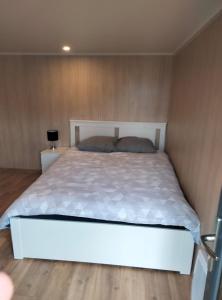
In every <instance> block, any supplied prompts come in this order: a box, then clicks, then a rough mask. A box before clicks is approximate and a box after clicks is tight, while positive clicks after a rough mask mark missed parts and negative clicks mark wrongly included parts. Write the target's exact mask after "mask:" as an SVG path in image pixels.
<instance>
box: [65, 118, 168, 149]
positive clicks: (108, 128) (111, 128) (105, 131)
mask: <svg viewBox="0 0 222 300" xmlns="http://www.w3.org/2000/svg"><path fill="white" fill-rule="evenodd" d="M166 125H167V124H166V123H150V122H119V121H88V120H70V145H71V146H74V145H75V144H76V127H78V128H79V130H78V136H79V137H78V138H79V140H80V141H81V140H83V139H86V138H88V137H90V136H95V135H104V136H115V134H116V132H118V133H119V137H123V136H138V137H143V138H149V139H151V140H152V141H153V143H154V144H156V142H159V150H160V151H164V148H165V135H166ZM158 136H159V138H158V141H156V139H157V137H158Z"/></svg>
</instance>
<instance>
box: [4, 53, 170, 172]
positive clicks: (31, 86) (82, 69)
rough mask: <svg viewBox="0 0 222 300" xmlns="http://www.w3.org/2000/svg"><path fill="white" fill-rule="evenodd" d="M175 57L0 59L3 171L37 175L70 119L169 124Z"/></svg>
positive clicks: (64, 139)
mask: <svg viewBox="0 0 222 300" xmlns="http://www.w3.org/2000/svg"><path fill="white" fill-rule="evenodd" d="M171 62H172V57H170V56H128V57H127V56H119V57H118V56H110V57H109V56H101V57H71V56H0V167H7V168H27V169H35V168H39V167H40V163H39V152H40V150H42V149H44V148H45V147H47V141H46V130H47V129H50V128H57V129H59V132H60V137H61V139H60V144H61V145H64V146H65V145H68V144H69V127H68V126H69V124H68V121H69V120H70V119H91V120H121V121H151V122H155V121H157V122H165V121H166V120H167V112H168V103H169V97H170V87H171Z"/></svg>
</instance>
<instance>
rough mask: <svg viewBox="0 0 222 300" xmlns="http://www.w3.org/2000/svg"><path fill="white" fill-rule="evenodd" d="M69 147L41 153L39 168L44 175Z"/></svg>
mask: <svg viewBox="0 0 222 300" xmlns="http://www.w3.org/2000/svg"><path fill="white" fill-rule="evenodd" d="M67 149H69V147H58V148H56V149H55V150H52V149H46V150H43V151H41V166H42V173H44V172H45V171H46V170H47V169H48V168H49V167H50V166H51V165H52V164H53V163H54V162H55V161H56V160H57V159H58V158H59V157H60V156H61V155H62V154H64V153H65V151H66V150H67Z"/></svg>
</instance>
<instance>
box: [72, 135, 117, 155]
mask: <svg viewBox="0 0 222 300" xmlns="http://www.w3.org/2000/svg"><path fill="white" fill-rule="evenodd" d="M116 142H117V138H115V137H112V136H92V137H90V138H88V139H85V140H83V141H81V142H80V143H79V144H78V146H77V147H78V149H79V150H82V151H93V152H113V151H115V143H116Z"/></svg>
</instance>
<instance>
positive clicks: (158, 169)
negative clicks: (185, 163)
mask: <svg viewBox="0 0 222 300" xmlns="http://www.w3.org/2000/svg"><path fill="white" fill-rule="evenodd" d="M30 215H31V216H35V215H63V216H74V217H82V218H91V219H99V220H106V221H116V222H124V223H132V224H147V225H157V224H158V225H164V226H179V227H185V228H186V229H188V230H190V232H191V233H192V235H193V238H194V240H195V241H196V242H198V241H199V236H200V223H199V219H198V217H197V215H196V213H195V212H194V210H193V209H192V208H191V206H190V205H189V204H188V202H187V201H186V200H185V198H184V196H183V193H182V191H181V189H180V186H179V184H178V181H177V178H176V175H175V173H174V170H173V168H172V166H171V164H170V162H169V159H168V157H167V155H166V154H165V153H155V154H153V153H150V154H147V153H145V154H142V153H119V152H116V153H95V152H84V151H78V150H76V149H70V150H67V151H66V152H65V153H64V154H63V155H62V156H61V157H60V158H59V159H58V160H57V161H56V162H55V163H54V164H53V165H52V166H51V167H50V168H49V169H48V170H47V171H46V173H44V174H43V175H41V176H40V177H39V178H38V179H37V180H36V181H35V182H34V183H33V184H32V185H31V186H30V187H29V188H28V189H27V190H26V191H25V192H24V193H23V194H22V195H21V196H20V197H19V198H18V199H17V200H16V201H15V202H14V203H13V204H12V205H11V206H10V207H9V208H8V209H7V211H6V212H5V213H4V215H3V216H2V217H1V218H0V228H5V227H6V226H8V224H9V223H10V218H11V217H14V216H30Z"/></svg>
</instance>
